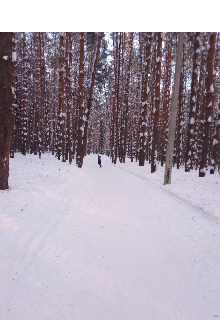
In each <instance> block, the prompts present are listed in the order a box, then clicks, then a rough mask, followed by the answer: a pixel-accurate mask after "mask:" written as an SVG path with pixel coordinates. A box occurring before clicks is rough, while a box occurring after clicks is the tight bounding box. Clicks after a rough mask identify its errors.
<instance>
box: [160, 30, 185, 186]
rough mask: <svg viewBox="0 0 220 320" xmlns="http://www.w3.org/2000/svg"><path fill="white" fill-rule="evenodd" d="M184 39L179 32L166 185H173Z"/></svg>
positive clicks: (167, 154) (165, 177)
mask: <svg viewBox="0 0 220 320" xmlns="http://www.w3.org/2000/svg"><path fill="white" fill-rule="evenodd" d="M183 39H184V33H183V32H179V38H178V45H177V57H176V67H175V75H174V88H173V97H172V103H171V116H170V126H169V134H168V143H167V153H166V167H165V174H164V184H171V173H172V164H173V148H174V139H175V129H176V116H177V104H178V95H179V85H180V74H181V63H182V51H183Z"/></svg>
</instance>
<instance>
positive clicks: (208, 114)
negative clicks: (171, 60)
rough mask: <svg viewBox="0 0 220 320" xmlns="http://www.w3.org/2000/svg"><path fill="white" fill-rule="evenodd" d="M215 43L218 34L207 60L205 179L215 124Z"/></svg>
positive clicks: (202, 166)
mask: <svg viewBox="0 0 220 320" xmlns="http://www.w3.org/2000/svg"><path fill="white" fill-rule="evenodd" d="M215 41H216V33H215V32H213V33H211V35H210V48H209V53H208V60H207V69H208V75H207V78H206V109H205V123H204V134H203V146H202V158H201V162H200V168H199V177H204V176H205V172H206V168H207V166H208V162H209V159H208V153H209V147H210V143H211V135H212V132H211V131H212V123H213V118H212V114H213V111H212V110H213V104H212V95H213V92H214V87H213V69H214V57H215Z"/></svg>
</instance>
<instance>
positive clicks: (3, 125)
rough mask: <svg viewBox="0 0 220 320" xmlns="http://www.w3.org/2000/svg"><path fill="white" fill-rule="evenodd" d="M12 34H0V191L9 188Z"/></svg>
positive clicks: (11, 122)
mask: <svg viewBox="0 0 220 320" xmlns="http://www.w3.org/2000/svg"><path fill="white" fill-rule="evenodd" d="M12 35H13V34H12V32H0V70H1V76H0V189H1V190H5V189H8V188H9V185H8V177H9V155H10V147H11V140H12V134H13V115H12V112H13V110H12V96H13V94H12Z"/></svg>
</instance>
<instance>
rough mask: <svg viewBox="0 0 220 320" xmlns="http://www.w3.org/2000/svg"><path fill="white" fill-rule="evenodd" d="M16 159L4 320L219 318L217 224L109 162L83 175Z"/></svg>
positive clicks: (8, 210)
mask: <svg viewBox="0 0 220 320" xmlns="http://www.w3.org/2000/svg"><path fill="white" fill-rule="evenodd" d="M16 156H17V157H18V158H17V159H14V160H12V164H13V165H14V167H13V166H12V170H11V171H12V173H11V175H10V177H11V178H10V179H11V180H10V185H11V188H12V189H11V191H10V192H7V191H5V192H1V193H0V228H1V231H2V232H1V236H0V237H1V239H2V241H1V242H0V248H1V252H2V255H1V256H0V319H2V320H3V319H4V320H5V319H7V320H11V319H17V320H24V319H32V320H37V319H39V320H42V319H51V320H52V319H53V320H54V319H64V320H69V319H74V320H87V319H89V320H112V319H114V320H124V319H126V320H174V319H175V320H178V319H179V320H209V319H217V318H220V304H219V301H220V268H219V265H220V247H219V243H220V232H219V229H220V228H219V224H218V222H216V221H214V220H213V219H212V218H211V219H209V218H208V217H207V215H204V212H202V211H200V210H199V209H198V208H197V207H195V208H193V207H192V206H191V204H190V203H185V202H184V201H183V199H181V198H179V199H176V197H175V195H170V194H169V193H168V191H167V189H164V188H163V187H159V188H158V186H156V185H155V184H154V183H153V182H151V181H150V180H149V179H147V178H143V177H141V176H139V175H138V174H136V173H134V172H131V171H130V172H129V170H128V169H126V168H122V167H120V166H117V165H116V166H115V165H113V164H111V161H110V159H108V158H107V157H105V156H102V168H99V167H98V164H97V155H91V156H87V157H86V158H85V159H84V165H83V168H82V169H78V168H76V166H75V163H73V164H72V165H71V166H69V165H68V164H67V163H60V162H59V161H58V160H56V159H53V157H52V156H50V157H47V156H46V155H43V156H42V158H43V159H42V160H39V159H38V160H37V159H36V156H35V157H34V156H30V155H28V156H27V157H25V158H22V156H18V155H16ZM30 159H34V160H33V162H30ZM52 159H53V160H52ZM23 162H25V163H26V171H27V174H24V172H26V171H24V170H25V168H24V169H22V167H23ZM42 162H43V163H44V167H42ZM121 169H123V170H121ZM22 170H23V171H22ZM13 175H14V176H13ZM201 213H202V214H201Z"/></svg>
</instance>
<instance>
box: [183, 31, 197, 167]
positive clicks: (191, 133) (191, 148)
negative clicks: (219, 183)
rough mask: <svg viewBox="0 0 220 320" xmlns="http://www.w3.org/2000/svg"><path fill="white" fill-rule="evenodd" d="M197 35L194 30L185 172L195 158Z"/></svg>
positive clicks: (191, 165)
mask: <svg viewBox="0 0 220 320" xmlns="http://www.w3.org/2000/svg"><path fill="white" fill-rule="evenodd" d="M199 36H200V32H196V34H195V39H194V46H193V51H194V57H193V72H192V81H191V95H190V111H189V123H188V135H187V144H186V160H185V172H189V171H190V169H192V168H193V165H194V162H195V158H196V148H195V144H196V141H195V122H196V121H195V117H196V100H197V89H198V88H197V83H198V57H199Z"/></svg>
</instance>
